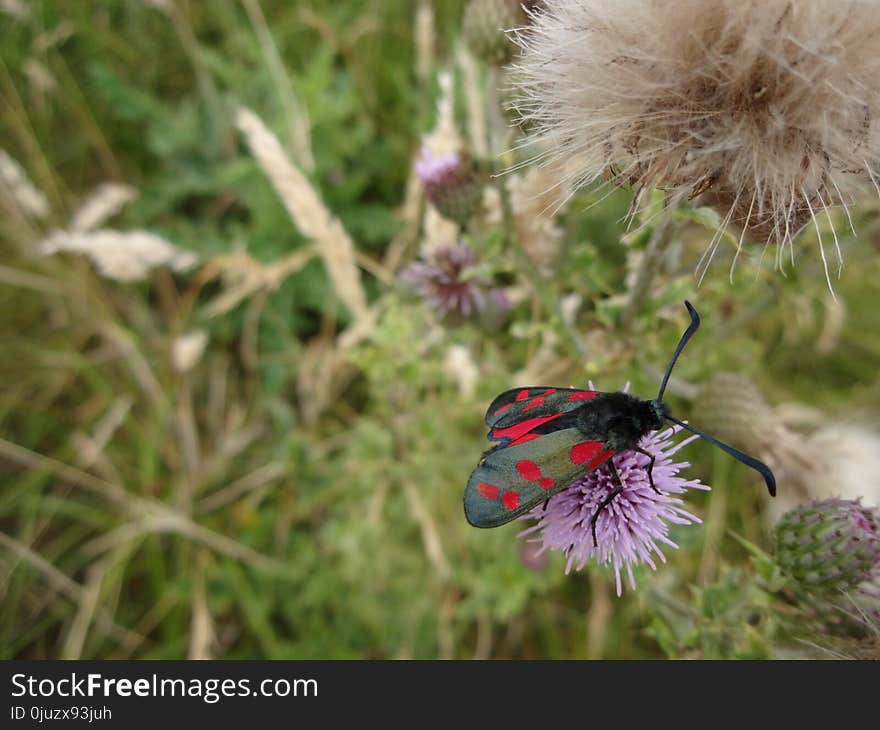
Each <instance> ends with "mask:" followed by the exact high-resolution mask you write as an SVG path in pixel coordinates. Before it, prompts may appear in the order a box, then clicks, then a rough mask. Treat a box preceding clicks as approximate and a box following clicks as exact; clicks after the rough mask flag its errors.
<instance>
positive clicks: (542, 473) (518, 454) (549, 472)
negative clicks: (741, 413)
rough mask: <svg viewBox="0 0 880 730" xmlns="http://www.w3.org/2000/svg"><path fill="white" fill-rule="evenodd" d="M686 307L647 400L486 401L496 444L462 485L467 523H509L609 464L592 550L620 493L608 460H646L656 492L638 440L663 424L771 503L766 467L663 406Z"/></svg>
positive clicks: (581, 395)
mask: <svg viewBox="0 0 880 730" xmlns="http://www.w3.org/2000/svg"><path fill="white" fill-rule="evenodd" d="M684 304H685V307H687V310H688V313H689V314H690V316H691V323H690V326H689V327H688V328H687V330H686V331H685V333H684V334H683V335H682V337H681V340H679V343H678V346H677V347H676V348H675V352H674V353H673V355H672V359H671V360H670V361H669V366H668V367H667V368H666V373H665V375H664V376H663V382H662V383H661V385H660V392H659V393H658V394H657V397H656V398H654V399H653V400H642V399H640V398H636V397H634V396H632V395H629V394H628V393H623V392H617V393H602V392H599V391H595V390H577V389H574V388H552V387H548V386H537V387H529V388H514V389H513V390H508V391H505V392H504V393H502V394H501V395H499V396H498V397H497V398H495V400H494V401H492V404H491V405H490V406H489V409H488V410H487V411H486V423H487V424H488V425H489V428H490V431H489V439H490V440H491V441H497V442H498V443H497V444H496V445H495V446H493V447H492V448H491V449H490V450H489V451H487V452H486V453H485V454H483V458H482V459H480V463H479V465H478V466H477V468H476V469H475V470H474V472H473V474H471V477H470V479H469V480H468V484H467V488H466V489H465V493H464V513H465V516H466V517H467V520H468V522H469V523H470V524H472V525H473V526H474V527H498V526H499V525H503V524H505V523H507V522H510V521H511V520H513V519H515V518H517V517H519V516H520V515H523V514H526V513H527V512H529V511H531V510H532V509H534V508H535V507H536V506H538V505H539V504H541V502H546V500H548V499H549V498H550V497H552V496H553V495H554V494H556V493H557V492H560V491H562V490H563V489H565V488H566V487H569V486H571V485H572V484H574V483H575V482H576V481H577V480H578V479H579V478H580V477H582V476H583V475H584V474H585V473H586V472H588V471H590V470H592V469H595V468H596V467H598V466H599V465H600V464H604V463H606V462H607V463H608V464H609V465H610V466H611V471H612V475H613V478H614V480H615V482H616V484H617V487H616V488H615V489H614V490H613V491H612V492H611V493H610V494H609V495H608V496H607V497H606V498H605V499H604V500H603V501H602V502H601V503H600V504H599V505H598V506H597V508H596V511H595V512H594V514H593V516H592V518H591V521H590V527H591V529H592V533H593V543H594V544H595V543H596V520H597V519H598V517H599V515H600V514H601V512H602V510H603V509H605V507H607V506H608V505H609V504H610V503H611V501H612V500H613V499H614V498H615V497H616V496H617V495H618V494H620V492H621V491H622V490H623V485H622V482H621V480H620V476H619V475H618V474H617V470H616V469H615V467H614V461H613V460H611V456H613V455H614V454H616V453H620V452H622V451H629V450H631V451H637V452H640V453H642V454H644V455H646V456H648V457H649V458H650V459H651V461H650V463H649V465H648V470H647V471H648V479H649V482H650V485H651V488H652V489H654V491H658V490H657V488H656V487H655V486H654V477H653V475H652V470H653V466H654V457H653V456H652V455H651V454H649V453H647V452H646V451H644V450H643V449H641V448H640V447H639V441H640V440H641V438H642V437H643V436H645V435H646V434H648V433H650V432H651V431H655V430H657V429H659V428H661V427H662V426H663V424H664V421H671V422H672V423H677V424H678V425H679V426H681V427H682V428H684V429H687V430H688V431H691V432H693V433H695V434H697V435H699V436H701V437H702V438H704V439H705V440H706V441H708V442H709V443H711V444H714V445H715V446H718V447H719V448H721V449H723V450H724V451H726V452H727V453H728V454H730V455H731V456H733V457H734V458H736V459H739V460H740V461H741V462H743V463H744V464H746V465H748V466H750V467H751V468H752V469H755V470H756V471H757V472H759V473H760V474H761V476H762V477H764V481H765V482H766V483H767V489H768V491H769V492H770V496H776V479H775V477H774V476H773V472H772V471H770V469H769V467H768V466H767V465H766V464H764V463H763V462H761V461H758V460H757V459H755V458H754V457H751V456H749V455H748V454H744V453H742V452H741V451H738V450H737V449H735V448H733V447H732V446H729V445H727V444H725V443H722V442H721V441H718V440H717V439H715V438H712V437H711V436H708V435H707V434H704V433H702V432H701V431H698V430H697V429H696V428H694V427H693V426H691V425H689V424H687V423H685V422H683V421H680V420H678V419H677V418H675V417H673V416H672V415H671V414H670V412H669V409H668V408H667V407H666V405H665V404H664V403H663V393H664V392H665V390H666V385H667V383H668V381H669V376H670V374H671V373H672V368H673V366H674V365H675V361H676V360H677V359H678V356H679V355H680V354H681V351H682V350H683V349H684V346H685V345H686V344H687V342H688V340H690V338H691V337H692V336H693V335H694V333H695V332H696V331H697V329H698V328H699V326H700V316H699V315H698V314H697V310H695V309H694V308H693V306H692V305H691V303H690V302H685V303H684ZM658 493H659V492H658Z"/></svg>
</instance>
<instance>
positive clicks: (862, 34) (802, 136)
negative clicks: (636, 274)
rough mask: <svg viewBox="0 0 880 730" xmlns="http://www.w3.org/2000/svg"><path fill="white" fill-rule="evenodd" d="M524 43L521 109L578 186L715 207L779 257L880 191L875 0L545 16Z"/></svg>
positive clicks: (879, 23)
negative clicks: (855, 197) (629, 188)
mask: <svg viewBox="0 0 880 730" xmlns="http://www.w3.org/2000/svg"><path fill="white" fill-rule="evenodd" d="M518 42H519V44H520V45H521V46H522V49H523V53H522V55H521V58H520V61H519V62H518V64H517V69H518V77H517V80H516V82H515V83H516V85H517V87H518V102H517V107H518V109H519V111H520V113H521V115H522V116H523V117H524V121H526V122H528V123H530V124H531V127H530V129H532V132H531V135H532V137H533V138H534V139H535V141H537V142H539V143H542V144H544V145H546V146H547V148H548V149H549V150H550V151H549V152H548V153H547V155H548V157H556V158H559V159H560V160H565V161H566V162H567V163H568V164H569V167H568V170H569V172H568V175H569V177H570V179H571V180H572V182H574V183H576V184H586V183H589V182H592V181H594V180H596V179H598V178H600V177H601V176H602V175H603V174H610V175H611V176H612V178H613V179H614V180H615V182H618V183H628V184H632V185H634V186H635V187H638V188H639V189H641V188H644V187H648V188H651V187H654V188H661V189H664V190H666V191H668V193H669V194H670V195H671V196H672V197H673V198H678V199H681V198H692V197H696V196H699V195H701V194H704V193H705V194H706V196H707V199H708V200H709V202H710V203H712V204H713V205H715V206H717V207H718V208H719V209H720V210H721V211H722V216H723V221H722V223H721V227H722V228H723V227H726V226H728V225H730V224H733V225H736V226H739V227H741V228H743V229H744V232H746V231H749V232H751V234H752V236H753V237H754V238H756V239H757V240H758V241H759V242H761V243H763V242H764V241H775V242H777V243H780V244H785V243H789V244H791V241H792V238H793V237H794V236H795V235H796V234H797V232H798V231H799V230H800V229H801V228H802V227H804V226H805V225H806V224H808V223H810V224H812V223H815V221H816V218H817V217H818V216H820V215H821V216H822V217H825V215H826V212H827V208H828V207H830V206H831V205H832V204H834V203H841V202H842V203H845V202H846V201H848V200H850V197H849V195H850V194H851V193H852V192H853V191H854V190H856V189H857V187H859V186H861V185H862V184H864V183H869V182H870V181H873V182H874V184H875V186H876V184H877V177H878V174H877V171H878V168H880V3H877V2H876V1H875V0H853V1H852V2H827V0H802V1H800V2H792V1H791V0H666V1H665V2H657V1H656V0H547V2H545V3H544V9H543V10H542V11H540V12H539V13H538V14H537V15H535V16H534V17H533V18H532V23H531V25H530V26H526V27H524V28H522V29H521V30H520V31H519V32H518ZM878 192H880V188H878ZM829 220H830V216H829ZM817 230H818V226H817ZM780 249H781V246H780ZM778 250H779V249H778ZM777 255H778V254H777ZM777 263H778V264H779V259H777ZM826 271H827V268H826Z"/></svg>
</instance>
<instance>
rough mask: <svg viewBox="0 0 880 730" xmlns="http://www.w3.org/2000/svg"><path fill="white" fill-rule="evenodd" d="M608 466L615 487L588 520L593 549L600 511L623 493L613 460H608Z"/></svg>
mask: <svg viewBox="0 0 880 730" xmlns="http://www.w3.org/2000/svg"><path fill="white" fill-rule="evenodd" d="M607 463H608V465H609V467H611V476H612V477H614V483H615V484H616V485H617V486H616V487H614V490H613V491H612V492H611V494H609V495H608V496H607V497H605V499H603V500H602V504H600V505H599V506H598V508H596V511H595V513H594V514H593V516H592V518H591V519H590V532H592V534H593V547H594V548H597V547H599V542H598V540H596V520H598V519H599V515H600V514H602V510H603V509H605V508H606V507H607V506H608V505H609V504H611V502H612V501H613V500H614V498H615V497H616V496H617V495H618V494H620V493H621V492H622V491H623V482H622V481H620V474H618V473H617V467H616V466H614V459H613V458H612V459H608V462H607Z"/></svg>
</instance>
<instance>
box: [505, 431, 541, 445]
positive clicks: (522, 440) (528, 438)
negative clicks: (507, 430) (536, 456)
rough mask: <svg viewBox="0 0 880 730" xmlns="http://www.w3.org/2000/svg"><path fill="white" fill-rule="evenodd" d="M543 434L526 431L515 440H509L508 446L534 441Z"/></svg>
mask: <svg viewBox="0 0 880 730" xmlns="http://www.w3.org/2000/svg"><path fill="white" fill-rule="evenodd" d="M543 435H544V434H542V433H527V434H526V435H525V436H520V437H519V438H518V439H517V440H516V441H511V442H510V443H509V444H508V446H519V445H520V444H524V443H526V442H527V441H534V440H535V439H539V438H541V436H543Z"/></svg>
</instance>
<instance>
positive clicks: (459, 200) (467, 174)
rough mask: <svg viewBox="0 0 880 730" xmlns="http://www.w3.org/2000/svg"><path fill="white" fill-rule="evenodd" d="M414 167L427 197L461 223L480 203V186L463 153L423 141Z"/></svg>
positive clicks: (443, 211)
mask: <svg viewBox="0 0 880 730" xmlns="http://www.w3.org/2000/svg"><path fill="white" fill-rule="evenodd" d="M415 171H416V175H417V177H418V178H419V180H420V181H421V183H422V187H423V188H424V190H425V195H426V196H427V198H428V200H430V201H431V204H432V205H433V206H434V207H435V208H436V209H437V210H438V212H439V213H440V214H441V215H443V216H444V217H446V218H448V219H450V220H453V221H455V222H456V223H459V224H464V223H465V222H467V220H468V218H470V217H471V215H473V213H474V212H475V211H476V210H477V208H478V207H479V206H480V203H481V201H482V194H483V190H482V186H481V185H480V182H479V180H478V179H477V176H476V175H475V173H474V168H473V165H472V164H471V161H470V159H469V158H468V157H467V155H464V154H462V153H461V152H457V151H452V152H442V153H436V152H432V151H431V149H430V148H429V147H428V146H427V145H425V146H423V147H422V151H421V154H420V155H419V158H418V159H417V160H416V164H415Z"/></svg>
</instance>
